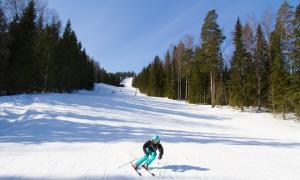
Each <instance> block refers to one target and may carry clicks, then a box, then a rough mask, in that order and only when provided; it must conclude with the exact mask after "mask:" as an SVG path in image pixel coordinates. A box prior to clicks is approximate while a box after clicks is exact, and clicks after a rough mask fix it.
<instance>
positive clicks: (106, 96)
mask: <svg viewBox="0 0 300 180" xmlns="http://www.w3.org/2000/svg"><path fill="white" fill-rule="evenodd" d="M131 81H132V79H127V80H126V81H125V87H124V88H118V87H112V86H109V85H104V84H98V85H96V86H95V90H94V91H78V92H76V93H73V94H57V93H49V94H33V95H19V96H5V97H0V179H15V180H27V179H45V180H48V179H109V180H110V179H124V180H129V179H163V180H164V179H180V180H181V179H203V180H216V179H218V180H219V179H220V180H233V179H237V180H241V179H247V180H248V179H264V180H271V179H272V180H273V179H283V180H298V179H300V123H298V122H294V121H283V120H279V119H275V118H273V116H272V115H271V114H268V113H251V112H243V113H242V112H239V111H237V110H234V109H232V108H230V107H218V108H211V107H210V106H208V105H193V104H187V103H184V102H178V101H174V100H169V99H166V98H157V97H147V96H145V95H143V94H140V93H138V94H137V96H135V92H136V89H135V88H133V87H131ZM113 91H115V92H116V93H112V92H113ZM154 134H159V135H160V136H161V140H162V145H163V146H164V150H165V154H164V156H163V159H162V160H161V161H158V160H155V161H154V162H153V164H152V165H151V167H150V170H151V171H152V172H153V173H155V175H156V176H155V177H152V176H151V175H150V174H148V173H147V172H145V171H143V170H141V172H142V174H143V176H142V177H138V175H137V174H136V173H135V172H134V171H133V169H132V168H131V167H130V165H127V166H124V167H122V168H118V167H119V166H121V165H122V164H124V163H126V162H128V161H130V160H132V159H134V158H137V157H140V156H141V155H142V154H143V152H142V145H143V143H144V142H145V141H146V140H148V139H150V138H151V136H152V135H154Z"/></svg>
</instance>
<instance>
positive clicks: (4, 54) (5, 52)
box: [0, 4, 9, 95]
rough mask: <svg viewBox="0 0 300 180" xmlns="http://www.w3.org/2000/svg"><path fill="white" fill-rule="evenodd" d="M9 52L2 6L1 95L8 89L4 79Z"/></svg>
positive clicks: (0, 38)
mask: <svg viewBox="0 0 300 180" xmlns="http://www.w3.org/2000/svg"><path fill="white" fill-rule="evenodd" d="M0 5H1V4H0ZM8 52H9V51H8V33H7V21H6V18H5V14H4V12H3V10H2V7H0V95H2V94H4V93H5V89H6V86H5V81H4V79H5V69H6V64H7V58H8V55H9V54H8Z"/></svg>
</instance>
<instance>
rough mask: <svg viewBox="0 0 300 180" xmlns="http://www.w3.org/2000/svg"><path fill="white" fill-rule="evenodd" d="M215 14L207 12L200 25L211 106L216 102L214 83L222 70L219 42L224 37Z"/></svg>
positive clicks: (214, 12) (213, 11) (220, 42)
mask: <svg viewBox="0 0 300 180" xmlns="http://www.w3.org/2000/svg"><path fill="white" fill-rule="evenodd" d="M217 17H218V16H217V14H216V11H215V10H211V11H209V12H208V13H207V15H206V17H205V20H204V24H203V26H202V31H201V38H202V49H203V51H204V54H205V55H206V59H207V66H208V72H209V76H210V94H211V98H210V99H211V105H212V107H214V106H215V104H216V96H217V95H216V85H217V81H218V78H219V75H220V73H221V71H222V69H221V68H222V64H223V63H222V58H221V56H222V55H221V50H220V49H221V44H222V42H223V41H224V39H225V37H224V36H223V34H222V30H221V29H220V27H219V25H218V24H217Z"/></svg>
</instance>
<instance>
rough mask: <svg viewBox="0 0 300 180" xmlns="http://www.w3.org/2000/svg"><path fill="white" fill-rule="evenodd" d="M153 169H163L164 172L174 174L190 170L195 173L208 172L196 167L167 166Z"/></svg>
mask: <svg viewBox="0 0 300 180" xmlns="http://www.w3.org/2000/svg"><path fill="white" fill-rule="evenodd" d="M153 169H165V170H172V171H174V172H185V171H190V170H196V171H209V170H210V169H208V168H202V167H198V166H190V165H168V166H163V167H153Z"/></svg>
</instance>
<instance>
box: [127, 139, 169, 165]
mask: <svg viewBox="0 0 300 180" xmlns="http://www.w3.org/2000/svg"><path fill="white" fill-rule="evenodd" d="M157 149H158V151H159V156H158V159H159V160H160V159H161V158H162V155H163V154H164V149H163V147H162V145H161V144H160V139H159V136H158V135H154V136H153V137H152V139H151V140H149V141H147V142H145V144H144V146H143V150H144V153H145V154H144V155H143V156H142V157H141V158H139V159H138V160H137V161H136V162H135V163H133V164H132V166H133V168H134V169H136V170H137V169H138V167H139V166H140V165H141V164H143V163H144V162H145V163H144V164H143V165H142V167H143V168H145V169H146V170H148V167H149V165H150V164H151V163H152V162H153V161H154V159H155V158H156V150H157Z"/></svg>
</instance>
